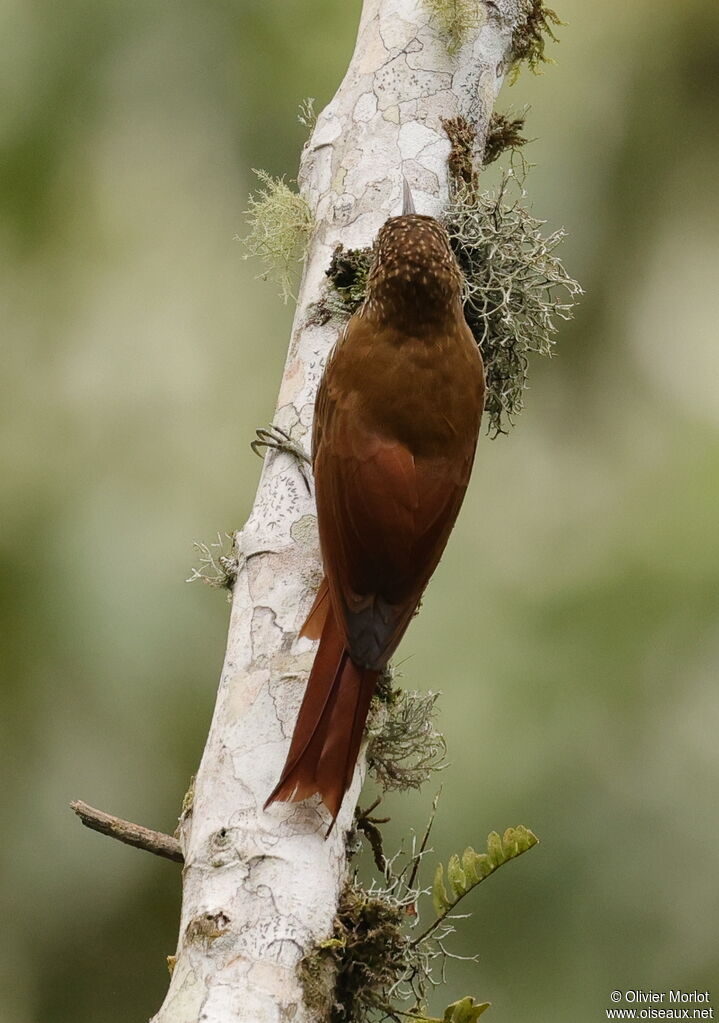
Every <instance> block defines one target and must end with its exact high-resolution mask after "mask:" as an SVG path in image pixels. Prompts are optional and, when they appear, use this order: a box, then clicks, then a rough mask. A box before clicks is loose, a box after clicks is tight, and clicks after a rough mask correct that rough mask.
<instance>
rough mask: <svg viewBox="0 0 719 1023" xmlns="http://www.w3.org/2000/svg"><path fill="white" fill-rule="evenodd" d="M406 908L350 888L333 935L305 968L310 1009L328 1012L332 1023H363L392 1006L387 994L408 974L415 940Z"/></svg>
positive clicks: (304, 963)
mask: <svg viewBox="0 0 719 1023" xmlns="http://www.w3.org/2000/svg"><path fill="white" fill-rule="evenodd" d="M405 919H406V913H405V909H404V907H403V906H402V905H400V904H397V903H396V902H395V901H393V900H392V899H391V898H389V897H387V896H386V895H383V894H382V893H371V892H367V891H364V890H363V889H362V888H361V887H360V886H359V885H358V884H355V883H350V884H348V885H347V886H346V887H345V889H344V891H343V893H342V895H341V897H340V903H339V907H338V910H337V916H336V917H335V921H334V926H333V931H332V936H331V937H330V938H329V939H327V940H326V941H323V942H321V943H320V944H319V945H318V946H316V948H314V949H313V950H312V951H311V952H310V953H308V955H306V956H305V958H304V959H303V960H302V961H301V963H300V965H299V975H300V980H301V982H302V987H303V990H304V995H305V1001H306V1003H307V1005H308V1007H309V1008H310V1009H311V1010H312V1011H314V1012H316V1013H318V1014H323V1013H328V1014H329V1019H330V1020H331V1021H332V1023H342V1021H344V1023H348V1021H352V1023H360V1021H364V1020H366V1019H368V1018H370V1017H371V1015H372V1013H373V1012H374V1010H375V1009H376V1008H377V1007H378V1006H380V1005H382V1004H385V1003H386V1000H387V993H388V992H389V990H390V989H391V988H392V986H393V985H394V984H395V983H396V982H397V980H399V978H400V977H401V976H402V974H403V973H404V972H405V970H406V965H407V950H408V946H409V940H408V938H407V935H406V934H405V933H404V932H403V929H402V924H403V922H404V920H405Z"/></svg>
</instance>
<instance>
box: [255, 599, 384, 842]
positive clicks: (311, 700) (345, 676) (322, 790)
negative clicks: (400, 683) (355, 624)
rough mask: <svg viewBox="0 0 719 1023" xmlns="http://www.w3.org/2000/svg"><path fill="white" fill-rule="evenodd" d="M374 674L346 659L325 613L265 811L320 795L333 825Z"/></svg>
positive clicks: (359, 738)
mask: <svg viewBox="0 0 719 1023" xmlns="http://www.w3.org/2000/svg"><path fill="white" fill-rule="evenodd" d="M378 675H379V672H378V671H375V670H373V669H371V668H358V667H357V665H356V664H354V663H353V662H352V661H351V660H350V657H349V654H348V652H347V650H346V648H345V644H344V638H343V636H342V633H341V632H340V629H339V628H338V626H337V623H336V621H335V617H334V614H333V613H332V610H331V609H329V610H328V613H327V617H326V619H325V622H324V625H323V627H322V634H321V636H320V645H319V647H318V648H317V653H316V655H315V660H314V664H313V665H312V671H311V672H310V677H309V680H308V682H307V689H306V691H305V696H304V699H303V701H302V706H301V707H300V712H299V715H298V717H297V722H296V724H295V730H294V732H293V733H292V742H291V743H290V750H289V753H288V754H287V760H286V761H285V766H284V768H283V769H282V775H281V777H280V780H279V781H278V783H277V785H276V786H275V787H274V789H273V790H272V792H271V793H270V796H269V797H268V799H267V802H266V803H265V806H266V807H267V806H269V804H270V803H274V802H275V801H276V800H277V801H281V802H299V801H300V800H302V799H307V798H308V797H309V796H312V795H314V794H315V793H316V792H319V794H320V796H321V797H322V802H323V803H324V804H325V806H326V807H327V809H328V810H329V812H330V813H331V814H332V824H333V825H334V821H335V818H336V817H337V814H338V813H339V809H340V806H341V805H342V799H343V797H344V794H345V792H346V791H347V789H348V788H349V787H350V785H351V783H352V776H353V774H354V768H355V764H356V763H357V756H358V755H359V749H360V746H361V744H362V735H363V733H364V726H365V722H366V720H367V714H368V713H369V706H370V701H371V700H372V694H373V693H374V690H375V684H376V682H377V676H378ZM331 827H332V826H330V830H331ZM328 834H329V832H328Z"/></svg>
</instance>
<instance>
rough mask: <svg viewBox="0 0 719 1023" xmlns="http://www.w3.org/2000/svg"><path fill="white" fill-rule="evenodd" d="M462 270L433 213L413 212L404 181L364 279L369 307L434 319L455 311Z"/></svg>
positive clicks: (382, 311) (442, 228) (381, 230)
mask: <svg viewBox="0 0 719 1023" xmlns="http://www.w3.org/2000/svg"><path fill="white" fill-rule="evenodd" d="M461 287H462V274H461V271H460V269H459V266H458V264H457V260H456V259H455V257H454V253H453V252H452V247H451V245H450V242H449V235H448V234H447V231H446V230H445V228H444V227H443V226H442V224H441V223H440V222H439V221H438V220H436V219H435V218H434V217H427V216H423V215H422V214H420V213H416V212H415V209H414V203H413V201H412V196H411V193H410V191H409V187H408V186H407V182H406V181H405V182H404V203H403V210H402V213H401V215H400V216H398V217H390V218H389V220H387V221H386V222H385V223H384V224H383V225H382V227H381V228H380V231H379V234H378V235H377V240H376V242H375V245H374V259H373V262H372V266H371V268H370V273H369V278H368V281H367V307H368V308H369V309H371V310H372V311H373V312H376V313H379V315H385V316H391V315H393V314H398V315H400V316H403V317H406V316H407V315H412V314H415V315H416V316H417V317H418V318H421V319H422V318H423V319H436V318H438V317H440V318H441V317H443V316H445V315H447V314H449V313H450V312H451V313H454V311H455V309H454V307H455V305H456V302H457V301H458V300H459V296H460V291H461Z"/></svg>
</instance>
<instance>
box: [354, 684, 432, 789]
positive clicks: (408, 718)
mask: <svg viewBox="0 0 719 1023" xmlns="http://www.w3.org/2000/svg"><path fill="white" fill-rule="evenodd" d="M379 689H380V692H379V694H378V697H377V698H376V699H375V700H374V703H373V710H372V715H371V717H370V720H369V723H368V726H367V734H368V737H369V745H368V747H367V766H368V769H369V772H370V774H371V775H372V776H373V777H374V779H375V780H376V781H377V782H378V783H379V784H380V785H381V786H382V788H383V789H384V790H385V791H390V790H393V789H397V790H399V791H402V792H403V791H406V790H407V789H419V788H421V786H422V785H424V783H425V782H426V781H427V780H428V779H429V778H430V776H431V775H432V774H433V772H434V771H441V770H442V769H443V768H444V767H445V766H446V763H445V756H446V754H447V744H446V743H445V740H444V736H443V735H442V733H441V732H440V731H439V730H438V729H437V727H436V724H435V715H436V708H435V704H436V703H437V699H438V697H439V693H433V692H427V693H416V692H410V691H408V690H406V689H400V688H396V689H395V688H392V684H391V676H390V677H389V681H388V682H387V683H386V686H385V689H386V690H387V692H386V694H383V690H382V687H379Z"/></svg>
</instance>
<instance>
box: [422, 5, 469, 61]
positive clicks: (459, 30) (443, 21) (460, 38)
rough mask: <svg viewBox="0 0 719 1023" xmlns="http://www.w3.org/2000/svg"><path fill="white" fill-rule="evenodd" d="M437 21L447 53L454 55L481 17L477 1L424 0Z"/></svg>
mask: <svg viewBox="0 0 719 1023" xmlns="http://www.w3.org/2000/svg"><path fill="white" fill-rule="evenodd" d="M424 2H425V6H426V7H427V9H428V11H429V13H430V14H431V15H432V16H433V17H434V18H435V19H436V20H437V23H438V25H439V30H440V32H441V33H442V36H443V38H444V41H445V46H446V47H447V53H449V54H450V55H454V54H455V53H456V52H457V51H458V50H459V49H460V47H461V46H462V44H463V43H464V42H466V40H467V37H468V36H469V34H470V32H472V31H473V30H474V29H476V28H477V27H478V26H479V24H480V22H481V16H482V10H481V7H480V4H479V0H424Z"/></svg>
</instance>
